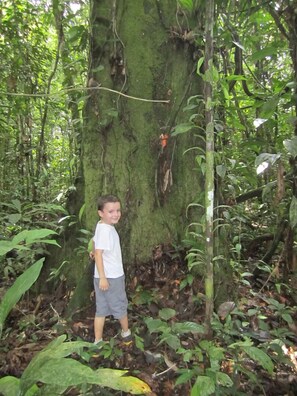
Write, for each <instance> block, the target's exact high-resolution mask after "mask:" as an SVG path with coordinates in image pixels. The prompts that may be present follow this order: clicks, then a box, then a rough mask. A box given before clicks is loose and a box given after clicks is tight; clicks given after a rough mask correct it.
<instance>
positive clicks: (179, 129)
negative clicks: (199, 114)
mask: <svg viewBox="0 0 297 396" xmlns="http://www.w3.org/2000/svg"><path fill="white" fill-rule="evenodd" d="M194 127H195V125H194V124H192V123H191V122H186V123H184V124H178V125H176V127H175V128H174V131H173V132H172V134H171V136H176V135H180V134H181V133H186V132H189V131H190V130H191V129H193V128H194Z"/></svg>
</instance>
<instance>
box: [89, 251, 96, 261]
mask: <svg viewBox="0 0 297 396" xmlns="http://www.w3.org/2000/svg"><path fill="white" fill-rule="evenodd" d="M89 257H90V259H91V260H95V253H94V252H90V253H89Z"/></svg>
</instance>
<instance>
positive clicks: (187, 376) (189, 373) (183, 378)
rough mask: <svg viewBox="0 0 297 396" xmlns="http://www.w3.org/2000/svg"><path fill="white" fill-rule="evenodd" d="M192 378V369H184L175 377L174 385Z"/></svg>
mask: <svg viewBox="0 0 297 396" xmlns="http://www.w3.org/2000/svg"><path fill="white" fill-rule="evenodd" d="M184 361H186V360H184ZM192 378H193V371H192V370H186V371H185V372H183V373H182V374H181V375H180V376H179V377H178V378H177V380H176V381H175V385H181V384H185V383H186V382H188V381H190V380H191V379H192Z"/></svg>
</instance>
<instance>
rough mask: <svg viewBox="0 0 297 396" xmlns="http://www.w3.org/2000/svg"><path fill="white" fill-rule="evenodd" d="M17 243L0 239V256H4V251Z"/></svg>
mask: <svg viewBox="0 0 297 396" xmlns="http://www.w3.org/2000/svg"><path fill="white" fill-rule="evenodd" d="M17 246H18V245H17V244H15V243H13V242H12V241H5V240H4V241H0V256H5V254H6V253H8V252H10V251H11V250H12V249H14V248H16V247H17Z"/></svg>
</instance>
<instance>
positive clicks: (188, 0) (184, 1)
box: [178, 0, 193, 11]
mask: <svg viewBox="0 0 297 396" xmlns="http://www.w3.org/2000/svg"><path fill="white" fill-rule="evenodd" d="M178 3H179V4H180V6H181V7H183V8H186V9H187V10H189V11H191V10H192V9H193V0H178Z"/></svg>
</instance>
